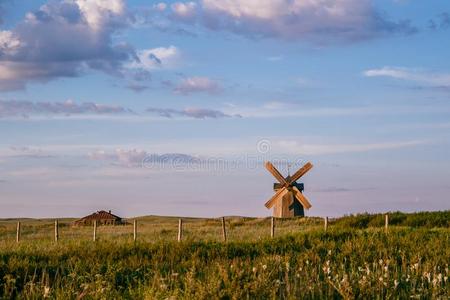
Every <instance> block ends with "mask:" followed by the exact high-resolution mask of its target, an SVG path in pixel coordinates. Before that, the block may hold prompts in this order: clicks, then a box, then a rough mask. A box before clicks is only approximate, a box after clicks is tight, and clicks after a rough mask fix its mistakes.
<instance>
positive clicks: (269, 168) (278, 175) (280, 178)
mask: <svg viewBox="0 0 450 300" xmlns="http://www.w3.org/2000/svg"><path fill="white" fill-rule="evenodd" d="M265 167H266V169H267V171H269V172H270V173H271V174H272V175H273V177H275V178H276V179H277V180H278V181H279V182H280V183H282V184H287V182H286V179H284V177H283V175H281V173H280V172H279V171H278V170H277V169H276V168H275V166H274V165H273V164H272V163H271V162H270V161H268V162H266V164H265Z"/></svg>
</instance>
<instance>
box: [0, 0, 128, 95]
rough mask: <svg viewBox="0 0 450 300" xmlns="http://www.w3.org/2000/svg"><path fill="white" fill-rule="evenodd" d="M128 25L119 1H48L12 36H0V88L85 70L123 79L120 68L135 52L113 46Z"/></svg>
mask: <svg viewBox="0 0 450 300" xmlns="http://www.w3.org/2000/svg"><path fill="white" fill-rule="evenodd" d="M127 25H128V16H127V14H126V13H125V4H124V1H123V0H111V1H110V0H66V1H61V2H56V1H50V2H48V3H47V4H44V5H42V6H41V7H39V9H37V10H36V11H33V12H28V13H27V14H26V16H25V18H24V19H23V20H22V21H20V22H19V23H18V24H17V25H16V26H15V27H13V28H12V29H11V30H10V31H1V32H0V89H4V90H8V89H20V88H24V87H25V85H26V84H27V83H28V82H29V81H39V82H46V81H49V80H51V79H54V78H58V77H74V76H79V75H80V74H82V73H84V72H85V71H87V70H100V71H103V72H105V73H108V74H113V75H118V74H121V71H122V67H123V64H124V63H128V62H129V61H130V60H133V59H136V54H135V50H134V48H133V47H131V46H130V45H128V44H127V43H124V42H114V41H113V40H114V39H113V35H114V34H115V33H116V32H117V31H118V30H119V29H120V28H124V27H126V26H127Z"/></svg>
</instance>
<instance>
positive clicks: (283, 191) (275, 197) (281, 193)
mask: <svg viewBox="0 0 450 300" xmlns="http://www.w3.org/2000/svg"><path fill="white" fill-rule="evenodd" d="M287 192H288V190H287V188H286V187H283V188H281V189H279V190H278V191H277V192H276V193H275V195H273V197H272V198H270V200H269V201H267V202H266V204H264V205H265V206H266V207H267V208H271V207H272V206H274V205H275V203H276V202H277V200H278V199H281V198H283V196H284V195H285V194H286V193H287Z"/></svg>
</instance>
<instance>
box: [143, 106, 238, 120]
mask: <svg viewBox="0 0 450 300" xmlns="http://www.w3.org/2000/svg"><path fill="white" fill-rule="evenodd" d="M147 112H151V113H156V114H158V115H159V116H161V117H164V118H173V117H174V116H181V117H189V118H194V119H221V118H232V117H235V118H240V117H241V116H240V115H229V114H226V113H224V112H223V111H220V110H216V109H208V108H197V107H188V108H185V109H173V108H154V107H153V108H148V109H147Z"/></svg>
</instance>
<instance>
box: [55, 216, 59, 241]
mask: <svg viewBox="0 0 450 300" xmlns="http://www.w3.org/2000/svg"><path fill="white" fill-rule="evenodd" d="M58 239H59V229H58V220H55V242H58Z"/></svg>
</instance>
